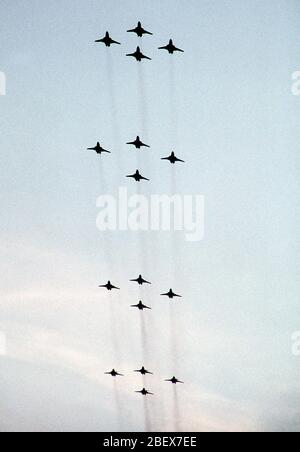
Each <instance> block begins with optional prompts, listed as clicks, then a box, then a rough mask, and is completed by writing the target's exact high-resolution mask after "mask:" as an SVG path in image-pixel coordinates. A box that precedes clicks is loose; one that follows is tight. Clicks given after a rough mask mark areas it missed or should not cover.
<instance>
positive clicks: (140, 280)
mask: <svg viewBox="0 0 300 452" xmlns="http://www.w3.org/2000/svg"><path fill="white" fill-rule="evenodd" d="M130 282H136V283H138V285H139V286H142V285H143V284H151V282H149V281H146V279H144V278H143V277H142V275H140V276H139V277H138V278H137V279H131V280H130Z"/></svg>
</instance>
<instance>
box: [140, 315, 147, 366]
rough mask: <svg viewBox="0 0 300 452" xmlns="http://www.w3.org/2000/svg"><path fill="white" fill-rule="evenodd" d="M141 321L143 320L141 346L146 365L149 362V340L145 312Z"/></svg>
mask: <svg viewBox="0 0 300 452" xmlns="http://www.w3.org/2000/svg"><path fill="white" fill-rule="evenodd" d="M140 319H141V344H142V357H143V361H144V363H146V362H147V361H148V357H149V352H148V338H147V330H146V323H145V317H144V314H143V312H142V311H141V313H140Z"/></svg>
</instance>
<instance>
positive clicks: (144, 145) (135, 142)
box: [126, 136, 150, 149]
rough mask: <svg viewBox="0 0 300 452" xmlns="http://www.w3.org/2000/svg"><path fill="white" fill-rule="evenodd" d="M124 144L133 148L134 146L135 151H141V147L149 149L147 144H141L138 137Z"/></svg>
mask: <svg viewBox="0 0 300 452" xmlns="http://www.w3.org/2000/svg"><path fill="white" fill-rule="evenodd" d="M126 144H130V145H133V146H135V147H136V148H137V149H141V148H142V147H145V148H150V146H148V144H145V143H143V142H142V141H141V140H140V137H139V136H137V137H136V139H135V141H130V142H129V143H126Z"/></svg>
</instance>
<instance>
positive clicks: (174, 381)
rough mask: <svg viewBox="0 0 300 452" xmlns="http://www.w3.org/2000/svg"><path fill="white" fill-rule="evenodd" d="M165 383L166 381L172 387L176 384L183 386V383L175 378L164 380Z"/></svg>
mask: <svg viewBox="0 0 300 452" xmlns="http://www.w3.org/2000/svg"><path fill="white" fill-rule="evenodd" d="M165 381H168V382H169V383H172V384H173V385H177V383H181V384H184V383H183V381H180V380H177V378H176V377H173V378H170V380H165Z"/></svg>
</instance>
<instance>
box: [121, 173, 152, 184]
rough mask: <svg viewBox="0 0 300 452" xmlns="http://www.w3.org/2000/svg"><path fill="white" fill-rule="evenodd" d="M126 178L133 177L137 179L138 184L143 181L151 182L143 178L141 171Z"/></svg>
mask: <svg viewBox="0 0 300 452" xmlns="http://www.w3.org/2000/svg"><path fill="white" fill-rule="evenodd" d="M126 177H131V178H132V179H135V181H136V182H140V181H141V180H147V181H149V179H147V178H146V177H143V176H142V175H141V174H140V172H139V170H136V173H135V174H131V175H130V176H126Z"/></svg>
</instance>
